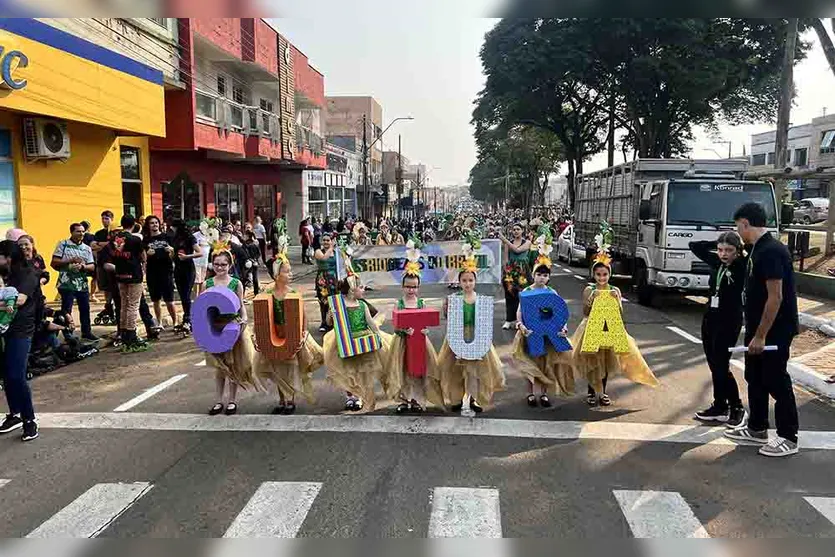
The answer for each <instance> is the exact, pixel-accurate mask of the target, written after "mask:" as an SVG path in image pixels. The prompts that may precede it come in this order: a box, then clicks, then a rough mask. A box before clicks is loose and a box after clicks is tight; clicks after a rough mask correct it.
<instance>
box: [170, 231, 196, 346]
mask: <svg viewBox="0 0 835 557" xmlns="http://www.w3.org/2000/svg"><path fill="white" fill-rule="evenodd" d="M171 228H172V230H173V231H174V235H173V237H172V239H171V243H172V245H173V247H174V252H175V253H176V257H175V258H174V285H175V286H176V287H177V294H178V295H179V296H180V303H181V304H182V306H183V322H182V324H180V325H179V326H176V325H175V327H174V330H175V331H177V332H181V333H182V334H184V335H187V334H189V333H191V291H192V289H193V288H194V277H195V273H196V270H195V267H194V260H195V259H198V258H200V257H201V256H202V252H201V250H200V245H199V244H198V242H197V239H196V238H195V237H194V235H193V234H192V233H191V232H189V230H188V226H186V223H185V221H183V220H182V219H174V221H173V222H172V223H171Z"/></svg>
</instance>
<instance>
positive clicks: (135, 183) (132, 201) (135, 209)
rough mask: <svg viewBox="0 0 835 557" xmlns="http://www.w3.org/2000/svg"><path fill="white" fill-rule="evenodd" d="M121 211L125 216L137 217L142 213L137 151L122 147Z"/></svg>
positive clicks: (133, 148)
mask: <svg viewBox="0 0 835 557" xmlns="http://www.w3.org/2000/svg"><path fill="white" fill-rule="evenodd" d="M120 154H121V159H122V210H123V214H125V215H133V216H134V217H139V216H141V215H143V214H144V213H143V212H142V179H141V176H140V174H139V149H137V148H136V147H122V148H121V150H120Z"/></svg>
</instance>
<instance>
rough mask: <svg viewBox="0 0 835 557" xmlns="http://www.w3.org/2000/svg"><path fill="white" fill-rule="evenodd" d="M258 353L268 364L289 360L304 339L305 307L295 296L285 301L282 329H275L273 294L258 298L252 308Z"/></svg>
mask: <svg viewBox="0 0 835 557" xmlns="http://www.w3.org/2000/svg"><path fill="white" fill-rule="evenodd" d="M252 306H253V310H254V313H255V340H257V341H258V350H260V351H261V353H262V354H264V355H265V356H266V357H267V358H268V359H270V360H289V359H291V358H293V357H294V356H295V355H296V349H297V348H298V347H299V345H300V344H301V342H302V338H304V303H303V301H302V297H301V295H300V294H297V293H289V294H287V296H286V297H285V298H284V325H276V324H275V321H274V307H273V296H272V294H259V295H258V296H256V298H255V301H254V302H253V304H252Z"/></svg>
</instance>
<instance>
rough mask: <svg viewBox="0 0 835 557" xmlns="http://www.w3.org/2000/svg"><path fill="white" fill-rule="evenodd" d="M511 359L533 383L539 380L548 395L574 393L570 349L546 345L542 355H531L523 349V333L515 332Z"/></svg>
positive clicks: (570, 394)
mask: <svg viewBox="0 0 835 557" xmlns="http://www.w3.org/2000/svg"><path fill="white" fill-rule="evenodd" d="M512 354H513V359H514V360H515V361H516V364H517V365H518V369H519V371H520V372H521V373H522V375H524V376H525V378H526V379H527V380H528V381H530V382H531V383H533V382H534V381H539V382H540V383H542V384H543V385H545V388H546V390H547V392H548V394H550V395H558V396H572V395H573V394H574V357H573V355H572V351H571V350H569V351H568V352H557V351H556V350H554V347H553V346H551V345H550V344H547V345H546V352H545V355H544V356H537V357H535V358H534V357H532V356H531V355H530V354H528V353H527V351H526V350H525V335H523V334H522V331H517V332H516V337H515V338H514V339H513V352H512Z"/></svg>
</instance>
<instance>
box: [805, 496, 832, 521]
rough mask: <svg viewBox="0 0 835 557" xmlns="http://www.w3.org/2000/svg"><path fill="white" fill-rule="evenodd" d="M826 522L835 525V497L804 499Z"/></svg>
mask: <svg viewBox="0 0 835 557" xmlns="http://www.w3.org/2000/svg"><path fill="white" fill-rule="evenodd" d="M804 499H806V502H807V503H809V504H810V505H812V506H813V507H815V509H816V510H817V511H818V512H819V513H821V514H822V515H823V516H824V517H826V520H828V521H829V522H831V523H832V524H833V525H835V497H804Z"/></svg>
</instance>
